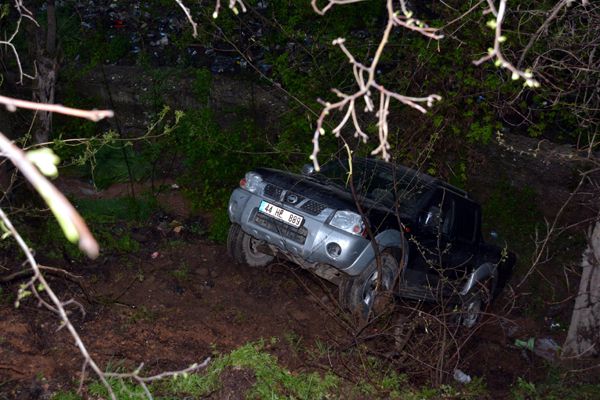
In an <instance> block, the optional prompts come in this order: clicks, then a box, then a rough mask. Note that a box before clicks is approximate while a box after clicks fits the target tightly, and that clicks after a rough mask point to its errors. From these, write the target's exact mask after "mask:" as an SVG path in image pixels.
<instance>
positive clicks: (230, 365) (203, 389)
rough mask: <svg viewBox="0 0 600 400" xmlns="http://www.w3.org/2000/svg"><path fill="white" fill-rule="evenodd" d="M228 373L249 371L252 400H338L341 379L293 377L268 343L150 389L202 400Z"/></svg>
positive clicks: (119, 386)
mask: <svg viewBox="0 0 600 400" xmlns="http://www.w3.org/2000/svg"><path fill="white" fill-rule="evenodd" d="M227 369H247V370H249V371H251V372H252V373H253V374H254V376H255V378H256V382H255V383H254V385H253V386H252V387H251V388H250V389H249V390H248V392H247V393H246V394H245V396H246V397H247V398H251V399H290V398H294V399H325V398H336V397H337V396H335V393H336V389H337V388H338V384H339V379H338V378H337V377H335V376H334V375H333V374H331V373H326V374H325V375H323V376H321V375H320V374H318V373H316V372H311V373H293V372H291V371H289V370H288V369H286V368H284V367H282V366H280V365H279V364H278V362H277V358H276V357H275V356H273V355H271V354H269V353H268V352H267V351H265V343H264V342H263V341H259V342H256V343H248V344H246V345H244V346H242V347H240V348H238V349H236V350H233V351H232V352H231V353H229V354H227V355H221V356H218V357H217V358H215V359H213V360H212V361H211V362H210V364H209V365H208V367H207V368H206V370H205V371H201V372H199V373H196V374H187V375H182V376H179V377H177V378H174V379H165V380H163V381H158V382H155V383H153V384H152V385H151V386H150V390H151V392H152V393H153V395H154V396H155V398H156V399H176V398H177V399H178V398H184V397H191V398H201V397H202V396H206V395H208V394H210V393H212V392H214V391H216V390H218V389H219V388H220V387H221V380H220V378H221V375H222V374H223V372H225V371H226V370H227ZM109 382H110V384H111V387H112V388H113V390H114V391H115V394H116V396H117V398H118V399H120V400H134V399H136V400H138V399H141V398H144V394H143V389H142V388H141V387H140V386H138V385H135V384H133V383H131V382H123V381H120V380H116V379H111V380H110V381H109ZM89 393H90V394H91V395H94V396H104V397H106V396H107V394H108V393H107V390H106V388H105V387H104V386H103V385H102V384H101V383H100V382H98V381H95V382H93V383H92V384H90V385H89ZM68 396H75V395H74V394H73V393H72V392H65V393H57V394H56V395H55V396H54V397H53V400H65V399H68V400H71V399H73V400H75V399H79V397H77V396H75V397H68Z"/></svg>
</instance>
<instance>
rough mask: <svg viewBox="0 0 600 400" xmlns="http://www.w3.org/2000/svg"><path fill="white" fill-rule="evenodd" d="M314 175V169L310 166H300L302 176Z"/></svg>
mask: <svg viewBox="0 0 600 400" xmlns="http://www.w3.org/2000/svg"><path fill="white" fill-rule="evenodd" d="M314 173H315V167H314V166H313V165H312V164H304V165H303V166H302V175H312V174H314Z"/></svg>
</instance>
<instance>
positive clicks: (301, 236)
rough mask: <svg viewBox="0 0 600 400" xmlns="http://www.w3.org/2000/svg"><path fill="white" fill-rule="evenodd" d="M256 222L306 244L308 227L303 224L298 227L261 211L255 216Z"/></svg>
mask: <svg viewBox="0 0 600 400" xmlns="http://www.w3.org/2000/svg"><path fill="white" fill-rule="evenodd" d="M254 222H256V223H257V224H258V225H260V226H262V227H263V228H265V229H267V230H269V231H271V232H275V233H277V234H278V235H280V236H283V237H284V238H286V239H290V240H293V241H294V242H296V243H300V244H304V242H306V236H307V235H308V229H306V228H305V227H303V226H301V227H299V228H296V227H294V226H291V225H288V224H286V223H284V222H281V221H277V220H275V219H273V218H271V217H269V216H267V215H265V214H262V213H260V212H257V213H256V216H255V217H254Z"/></svg>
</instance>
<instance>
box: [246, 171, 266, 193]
mask: <svg viewBox="0 0 600 400" xmlns="http://www.w3.org/2000/svg"><path fill="white" fill-rule="evenodd" d="M262 183H263V180H262V178H261V177H260V175H259V174H257V173H256V172H248V173H246V176H245V177H244V178H243V179H242V180H241V181H240V187H241V188H243V189H246V190H247V191H249V192H251V193H257V192H258V191H259V189H261V188H262Z"/></svg>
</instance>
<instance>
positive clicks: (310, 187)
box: [254, 168, 356, 211]
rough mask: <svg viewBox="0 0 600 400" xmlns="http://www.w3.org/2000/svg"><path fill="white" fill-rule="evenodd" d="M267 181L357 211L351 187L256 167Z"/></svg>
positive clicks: (321, 201) (255, 170)
mask: <svg viewBox="0 0 600 400" xmlns="http://www.w3.org/2000/svg"><path fill="white" fill-rule="evenodd" d="M254 172H256V173H258V174H260V176H261V177H262V178H263V180H264V181H265V182H266V183H271V184H273V185H276V186H279V187H280V188H282V189H284V190H290V191H292V192H294V193H296V194H299V195H301V196H304V197H306V198H309V199H312V200H315V201H318V202H320V203H323V204H325V205H327V206H328V207H329V208H332V209H336V210H353V211H356V204H355V203H354V200H353V198H352V194H351V193H350V188H349V187H348V189H347V190H344V189H343V188H341V187H338V186H336V185H334V184H330V183H325V182H321V181H319V180H317V179H316V178H313V177H310V176H306V175H299V174H294V173H291V172H286V171H281V170H277V169H271V168H256V169H254Z"/></svg>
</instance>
